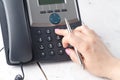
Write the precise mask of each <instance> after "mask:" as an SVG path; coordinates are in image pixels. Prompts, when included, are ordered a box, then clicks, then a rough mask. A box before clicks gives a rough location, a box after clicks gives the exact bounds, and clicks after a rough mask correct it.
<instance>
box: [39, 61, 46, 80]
mask: <svg viewBox="0 0 120 80" xmlns="http://www.w3.org/2000/svg"><path fill="white" fill-rule="evenodd" d="M37 65H38V66H39V68H40V70H41V71H42V73H43V75H44V77H45V79H46V80H48V78H47V76H46V74H45V72H44V71H43V69H42V67H41V65H40V64H39V62H37Z"/></svg>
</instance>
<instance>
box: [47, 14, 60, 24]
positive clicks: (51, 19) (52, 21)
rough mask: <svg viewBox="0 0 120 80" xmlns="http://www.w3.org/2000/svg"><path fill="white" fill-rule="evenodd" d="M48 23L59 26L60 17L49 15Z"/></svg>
mask: <svg viewBox="0 0 120 80" xmlns="http://www.w3.org/2000/svg"><path fill="white" fill-rule="evenodd" d="M49 21H50V22H51V23H52V24H59V23H60V21H61V17H60V16H59V14H57V13H53V14H51V15H50V17H49Z"/></svg>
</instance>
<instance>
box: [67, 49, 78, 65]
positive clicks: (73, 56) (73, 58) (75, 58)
mask: <svg viewBox="0 0 120 80" xmlns="http://www.w3.org/2000/svg"><path fill="white" fill-rule="evenodd" d="M65 52H66V53H67V55H69V56H70V58H71V60H72V61H73V62H75V63H78V64H79V61H78V59H77V56H76V53H75V51H74V50H73V49H70V48H67V49H65Z"/></svg>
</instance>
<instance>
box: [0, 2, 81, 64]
mask: <svg viewBox="0 0 120 80" xmlns="http://www.w3.org/2000/svg"><path fill="white" fill-rule="evenodd" d="M0 11H1V12H0V22H1V29H2V34H3V41H4V45H5V53H6V59H7V63H8V64H9V65H14V64H20V63H28V62H36V61H41V62H56V61H66V60H70V59H69V57H68V56H67V55H66V54H65V51H64V50H65V49H64V48H63V47H62V44H61V39H62V36H58V35H56V34H55V33H54V29H55V28H66V25H65V22H64V18H67V19H68V20H69V22H70V24H71V27H72V28H73V29H74V28H76V27H77V26H80V25H81V19H80V13H79V9H78V3H77V0H0Z"/></svg>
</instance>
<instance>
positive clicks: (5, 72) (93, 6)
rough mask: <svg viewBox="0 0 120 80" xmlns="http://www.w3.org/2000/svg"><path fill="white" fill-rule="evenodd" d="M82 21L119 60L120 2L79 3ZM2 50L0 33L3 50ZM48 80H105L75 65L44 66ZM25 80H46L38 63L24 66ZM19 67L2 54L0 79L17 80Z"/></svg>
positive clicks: (95, 0)
mask: <svg viewBox="0 0 120 80" xmlns="http://www.w3.org/2000/svg"><path fill="white" fill-rule="evenodd" d="M78 1H79V4H80V11H81V17H82V20H83V21H84V22H85V24H87V25H88V26H89V27H90V28H92V29H94V30H95V31H96V32H97V33H98V34H99V35H100V37H101V38H102V40H103V41H104V42H105V44H106V45H107V46H108V48H109V49H110V50H111V52H112V53H113V55H115V56H116V57H119V58H120V49H119V48H120V45H119V42H120V0H78ZM2 47H3V42H2V35H1V31H0V48H2ZM41 65H42V68H43V69H44V71H45V73H46V74H47V77H48V80H104V79H100V78H97V77H95V76H93V75H91V74H89V73H88V72H87V71H85V70H82V69H81V67H80V66H78V65H76V64H74V63H72V62H64V63H54V64H41ZM24 71H25V80H45V79H44V77H43V75H42V73H41V72H40V70H39V67H38V66H37V65H36V64H31V65H25V66H24ZM18 73H20V74H21V70H20V67H19V66H9V65H7V64H6V59H5V53H4V50H3V51H2V52H1V53H0V80H14V77H15V75H16V74H18Z"/></svg>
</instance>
